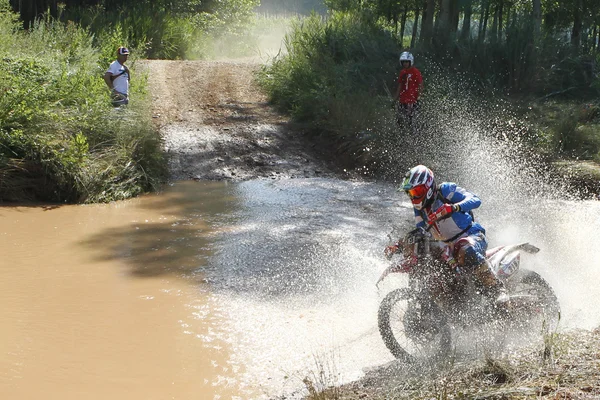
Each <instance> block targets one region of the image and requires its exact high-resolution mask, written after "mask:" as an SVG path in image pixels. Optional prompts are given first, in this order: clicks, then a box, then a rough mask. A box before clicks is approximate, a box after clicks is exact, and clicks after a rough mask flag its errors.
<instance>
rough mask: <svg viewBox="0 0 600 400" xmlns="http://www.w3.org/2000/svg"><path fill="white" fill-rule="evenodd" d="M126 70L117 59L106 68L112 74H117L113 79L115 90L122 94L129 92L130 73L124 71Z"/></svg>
mask: <svg viewBox="0 0 600 400" xmlns="http://www.w3.org/2000/svg"><path fill="white" fill-rule="evenodd" d="M124 71H126V69H125V67H124V66H123V65H121V64H120V63H119V62H118V61H117V60H115V61H113V62H112V63H111V64H110V66H109V67H108V69H107V70H106V72H108V73H110V74H111V75H112V76H116V78H115V79H114V80H113V87H114V88H115V90H116V91H117V92H119V93H122V94H129V74H128V73H127V72H125V73H123V72H124Z"/></svg>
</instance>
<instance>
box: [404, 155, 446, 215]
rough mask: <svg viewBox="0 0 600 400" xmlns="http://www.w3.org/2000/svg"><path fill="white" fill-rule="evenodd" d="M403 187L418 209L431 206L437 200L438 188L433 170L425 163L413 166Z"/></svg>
mask: <svg viewBox="0 0 600 400" xmlns="http://www.w3.org/2000/svg"><path fill="white" fill-rule="evenodd" d="M401 189H402V190H404V191H405V192H406V194H407V195H408V197H410V201H411V202H412V204H413V207H414V208H416V209H417V210H422V209H423V208H425V207H429V206H430V205H431V203H433V201H434V200H435V195H436V190H437V188H436V185H435V179H434V177H433V172H432V171H431V170H430V169H429V168H427V167H426V166H424V165H417V166H416V167H414V168H411V169H410V171H408V172H407V173H406V175H405V176H404V181H403V182H402V186H401Z"/></svg>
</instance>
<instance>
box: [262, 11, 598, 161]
mask: <svg viewBox="0 0 600 400" xmlns="http://www.w3.org/2000/svg"><path fill="white" fill-rule="evenodd" d="M534 3H535V1H534ZM592 3H593V2H583V3H582V7H583V9H584V10H586V12H585V13H583V14H581V13H579V14H578V12H580V11H582V9H578V8H577V6H576V4H575V3H572V2H568V3H564V4H562V5H560V6H558V5H557V4H555V3H552V4H551V3H549V2H545V3H543V4H541V3H540V7H542V5H543V8H540V9H539V10H538V11H539V12H540V16H539V18H537V17H536V19H535V20H536V21H538V22H539V26H537V25H536V24H535V23H532V16H535V15H537V14H536V10H535V7H534V8H532V6H531V3H523V2H519V3H516V4H512V3H509V2H505V1H502V0H501V1H498V2H487V1H479V0H472V1H464V2H457V1H456V0H443V1H441V2H433V1H430V2H425V3H424V2H421V1H413V0H364V1H361V2H352V1H346V0H327V1H326V4H327V5H328V6H329V7H330V8H331V9H332V11H330V13H329V14H328V17H326V18H319V17H316V16H313V17H311V18H310V19H308V20H305V21H304V22H302V23H299V24H296V25H295V26H294V28H293V31H292V32H291V33H290V34H289V35H288V38H287V42H286V45H287V50H288V52H287V54H283V55H281V56H280V57H278V58H276V59H275V60H274V61H273V62H272V64H271V65H269V66H266V67H265V69H264V71H263V72H262V74H261V76H260V81H261V82H262V84H263V86H264V87H265V88H266V89H267V90H268V92H269V94H270V96H271V100H272V101H273V103H274V104H276V105H278V106H279V107H280V108H281V109H283V110H286V111H288V112H290V113H291V115H292V116H293V117H294V118H295V119H296V120H298V121H301V122H306V123H307V124H309V125H310V126H311V127H312V130H313V131H315V132H320V133H321V134H322V135H325V136H328V137H329V138H330V139H331V140H333V141H334V142H336V143H338V148H337V149H338V151H339V152H340V153H343V154H347V155H348V157H347V159H349V160H350V159H352V158H354V159H355V165H354V166H355V167H356V166H360V167H361V168H365V167H364V166H365V165H366V164H367V163H368V162H376V161H375V160H376V159H377V158H381V157H382V156H383V158H384V159H385V158H386V151H387V150H386V149H391V148H392V146H391V145H392V144H393V143H394V142H400V136H402V132H401V130H398V129H396V128H395V127H394V126H393V123H392V124H390V123H389V122H390V120H391V119H393V116H392V115H391V112H390V110H389V108H388V107H387V104H386V101H387V99H389V96H388V93H386V91H385V85H383V84H381V83H383V82H385V83H387V84H389V86H388V87H389V89H390V90H394V89H395V82H394V80H395V78H396V74H397V71H398V70H397V67H398V64H397V57H398V54H399V52H400V51H401V50H405V49H407V47H406V46H407V44H411V48H409V50H410V51H412V52H413V53H414V54H415V55H416V56H417V60H418V67H419V68H420V69H421V70H422V72H423V73H424V76H425V84H426V91H425V93H424V95H423V97H422V101H423V107H422V112H421V114H422V116H423V117H424V119H425V120H426V125H427V127H426V129H427V130H428V131H429V132H430V133H432V134H434V133H435V134H436V135H437V137H439V136H440V135H441V134H443V133H442V132H446V131H447V130H448V129H449V128H450V125H449V122H450V121H451V119H450V116H451V115H454V114H456V113H455V110H457V109H458V110H465V109H468V108H471V109H472V110H471V111H470V112H467V113H465V112H463V115H461V116H460V117H458V116H457V118H465V117H466V115H467V114H471V115H474V114H477V115H478V116H479V121H470V122H469V123H470V124H472V125H473V126H475V125H477V126H479V129H482V130H483V131H484V132H490V135H491V136H492V137H494V135H499V136H503V135H505V134H502V135H501V134H499V133H498V132H500V131H503V132H508V133H507V135H508V136H507V137H513V139H514V138H518V141H519V143H521V141H522V140H525V142H523V143H526V144H527V147H528V148H530V149H534V148H535V149H538V150H540V149H541V150H542V153H543V154H542V155H545V156H552V155H554V156H556V155H558V156H563V157H564V156H574V157H580V158H587V159H598V158H599V155H598V154H599V151H600V148H599V147H598V145H597V143H598V140H597V139H596V138H597V137H598V134H599V131H600V125H599V124H598V120H597V119H591V120H588V121H586V122H585V126H583V124H581V123H574V122H569V120H572V121H573V120H577V119H576V118H573V117H569V114H568V113H567V112H564V111H566V109H565V110H563V112H560V113H558V114H557V115H556V118H554V119H552V120H550V119H549V118H545V116H544V115H542V116H541V119H542V120H544V123H548V124H549V125H548V126H545V127H543V128H541V125H543V124H541V125H538V126H532V127H525V126H523V125H524V124H523V123H520V124H517V125H518V126H517V125H515V124H514V122H512V116H513V113H516V112H520V113H521V115H525V114H527V110H531V108H532V107H531V106H530V104H531V103H532V102H533V103H535V104H538V105H539V104H543V103H544V102H547V101H554V100H556V101H565V100H567V101H574V102H579V103H581V102H584V103H589V104H592V106H591V107H597V106H598V100H597V99H598V97H599V96H600V90H599V89H600V69H599V67H598V66H599V62H600V52H599V51H598V50H599V43H598V41H599V40H600V25H599V24H600V20H599V19H598V17H597V16H598V14H599V13H600V8H599V7H600V3H599V4H592ZM336 10H339V11H336ZM540 10H541V11H540ZM553 13H554V14H553ZM594 13H595V14H594ZM542 14H543V18H542ZM552 15H554V16H557V15H560V16H561V18H560V21H559V20H558V19H557V18H553V17H552ZM343 21H344V22H343ZM356 31H359V32H360V34H356ZM342 43H343V44H342ZM371 43H375V44H374V45H371ZM361 46H364V48H365V49H364V50H363V52H364V53H365V54H368V57H363V58H360V57H354V55H355V54H360V50H359V51H356V49H361ZM338 48H344V50H343V51H339V50H338ZM340 53H341V54H343V55H342V56H339V54H340ZM350 64H352V66H351V67H350ZM357 72H359V73H358V75H357V74H356V73H357ZM364 77H369V78H368V79H371V80H372V82H374V84H364V83H365V79H363V78H364ZM368 79H366V80H368ZM355 83H356V84H355ZM452 92H455V93H454V95H450V93H452ZM507 96H509V97H507ZM508 98H510V99H512V100H510V102H512V103H513V104H514V105H517V106H518V105H520V104H522V105H524V109H523V110H520V111H519V110H515V109H514V108H515V107H512V106H511V107H508V108H512V109H511V110H510V111H508V112H507V113H505V115H504V116H503V115H502V112H501V110H503V109H505V108H507V106H506V101H505V100H506V99H508ZM515 100H518V102H516V103H515ZM469 103H470V104H469ZM497 103H505V105H503V106H498V104H497ZM530 116H531V115H530ZM467 118H468V117H467ZM509 121H511V123H509ZM511 124H512V126H511ZM490 125H491V126H490ZM501 125H503V126H502V127H501ZM540 128H541V130H540ZM452 129H460V128H459V127H452ZM511 132H512V133H511ZM447 140H449V141H450V140H453V139H452V138H451V137H448V138H447ZM511 140H512V139H511ZM515 140H517V139H515ZM388 153H389V151H388ZM387 161H391V160H387ZM381 163H382V161H381V160H380V161H379V164H381ZM367 168H375V166H373V165H370V166H367Z"/></svg>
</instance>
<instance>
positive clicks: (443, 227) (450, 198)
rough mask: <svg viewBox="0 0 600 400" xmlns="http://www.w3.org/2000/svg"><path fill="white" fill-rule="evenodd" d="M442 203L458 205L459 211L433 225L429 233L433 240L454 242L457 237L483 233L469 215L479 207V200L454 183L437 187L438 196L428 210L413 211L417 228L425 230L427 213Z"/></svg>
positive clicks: (483, 230)
mask: <svg viewBox="0 0 600 400" xmlns="http://www.w3.org/2000/svg"><path fill="white" fill-rule="evenodd" d="M442 198H443V199H445V201H444V200H443V199H442ZM444 203H448V204H458V205H459V206H460V211H458V212H453V213H452V214H450V217H449V218H445V219H442V220H439V221H437V222H435V223H434V224H433V227H432V228H431V233H432V234H433V237H434V238H435V239H437V240H443V241H454V240H456V239H458V238H459V237H463V236H468V235H474V234H476V233H479V232H481V233H485V229H483V227H482V226H481V225H480V224H478V223H477V222H475V221H474V220H473V217H472V216H471V214H469V211H471V210H473V209H475V208H477V207H479V206H480V205H481V200H480V199H479V197H477V196H476V195H475V194H473V193H471V192H467V191H466V190H465V189H463V188H461V187H460V186H456V183H454V182H444V183H442V184H441V185H440V186H439V187H438V194H437V196H436V198H435V200H434V201H433V203H432V204H431V206H430V207H429V208H426V209H424V210H422V211H419V210H417V209H414V211H415V220H416V223H417V226H418V227H424V228H426V227H427V226H428V224H427V213H430V212H432V211H435V210H437V209H438V208H440V207H441V206H443V205H444ZM461 233H462V234H461Z"/></svg>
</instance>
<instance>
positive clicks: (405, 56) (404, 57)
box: [400, 51, 415, 67]
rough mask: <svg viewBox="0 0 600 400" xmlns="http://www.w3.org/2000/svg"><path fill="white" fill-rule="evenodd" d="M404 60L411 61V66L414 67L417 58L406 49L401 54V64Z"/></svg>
mask: <svg viewBox="0 0 600 400" xmlns="http://www.w3.org/2000/svg"><path fill="white" fill-rule="evenodd" d="M402 61H409V62H410V66H411V67H412V66H413V64H414V63H415V58H414V57H413V55H412V53H409V52H408V51H405V52H403V53H402V54H400V64H402Z"/></svg>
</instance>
